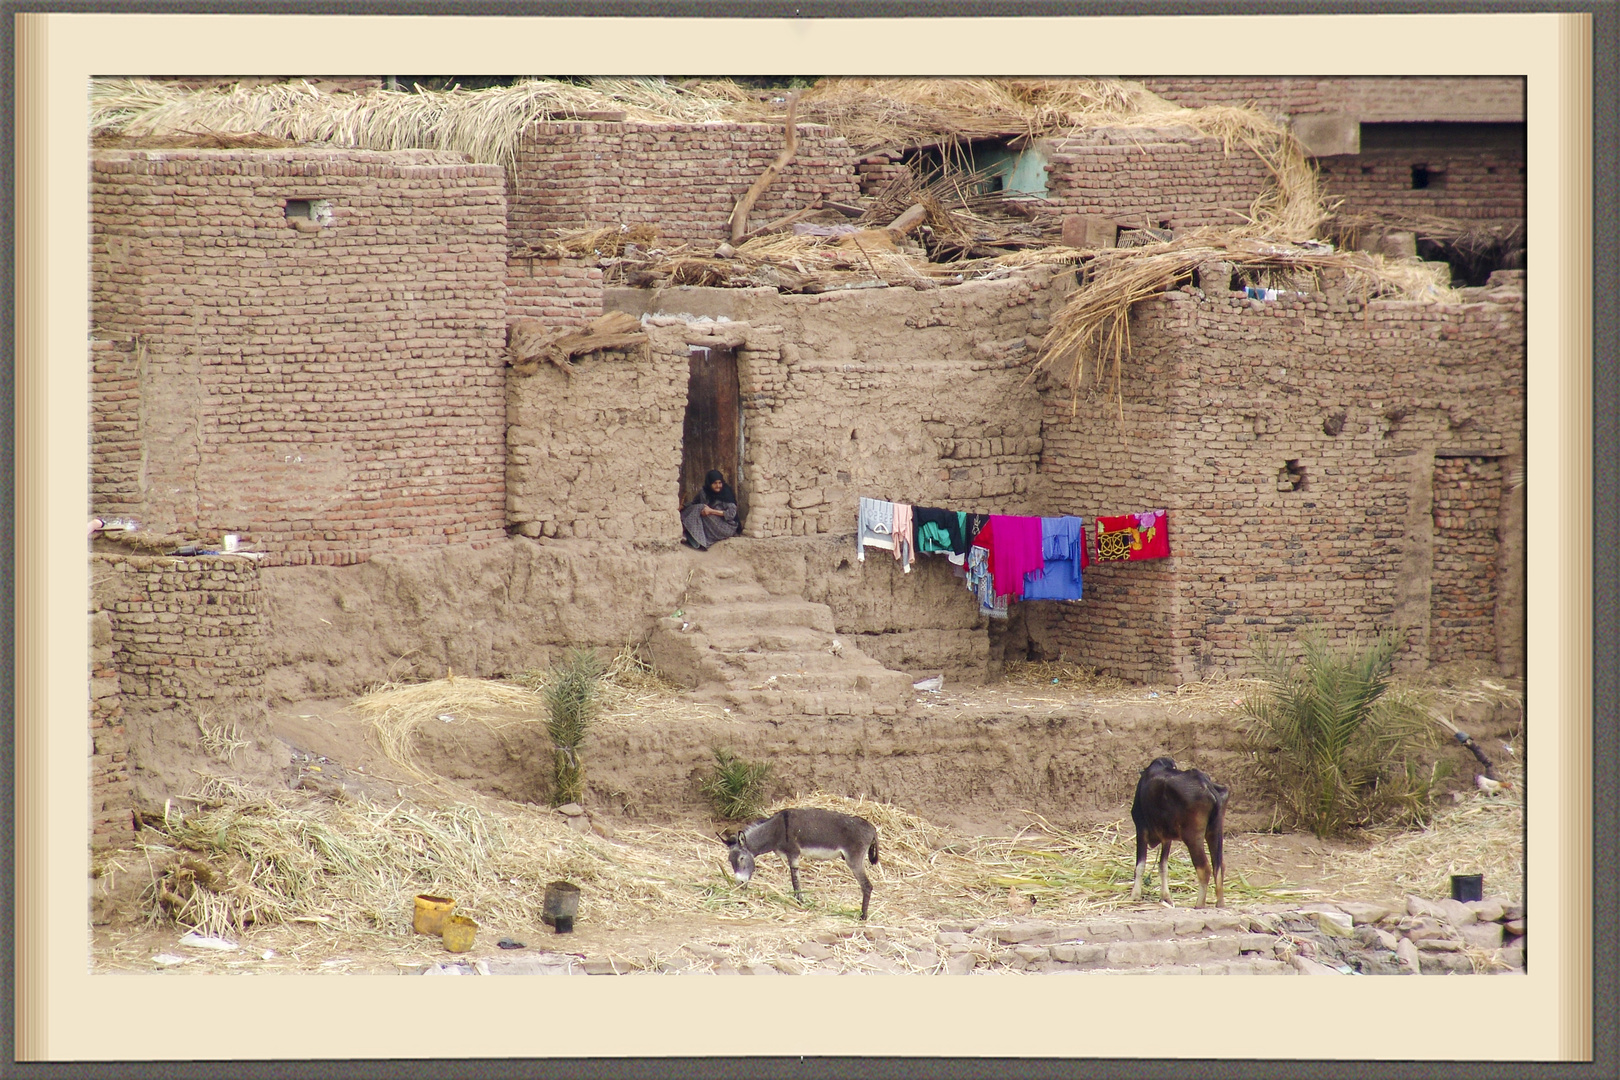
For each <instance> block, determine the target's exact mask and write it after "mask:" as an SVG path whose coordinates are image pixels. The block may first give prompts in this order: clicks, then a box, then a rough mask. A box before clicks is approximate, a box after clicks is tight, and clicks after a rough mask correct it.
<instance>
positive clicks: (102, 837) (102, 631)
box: [90, 604, 135, 848]
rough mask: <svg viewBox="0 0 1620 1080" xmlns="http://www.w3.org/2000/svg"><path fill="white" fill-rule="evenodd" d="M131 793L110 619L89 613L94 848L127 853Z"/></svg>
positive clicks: (131, 832)
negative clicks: (114, 849)
mask: <svg viewBox="0 0 1620 1080" xmlns="http://www.w3.org/2000/svg"><path fill="white" fill-rule="evenodd" d="M134 824H135V821H134V815H133V808H132V803H131V800H130V789H129V738H128V735H127V733H126V732H125V730H124V703H123V696H122V693H121V692H120V690H119V687H118V669H117V668H116V667H115V666H114V663H113V632H112V618H111V616H110V614H109V613H108V612H106V611H104V610H101V609H100V607H99V606H98V605H94V604H93V605H92V606H91V611H90V844H91V846H92V847H94V848H102V847H123V846H125V845H128V844H130V843H132V842H133V841H134V839H135V831H134Z"/></svg>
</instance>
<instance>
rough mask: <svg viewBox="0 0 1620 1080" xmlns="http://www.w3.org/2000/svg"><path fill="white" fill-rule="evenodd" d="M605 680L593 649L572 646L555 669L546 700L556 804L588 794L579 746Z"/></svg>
mask: <svg viewBox="0 0 1620 1080" xmlns="http://www.w3.org/2000/svg"><path fill="white" fill-rule="evenodd" d="M601 682H602V662H601V661H600V660H598V659H597V656H596V653H595V652H594V651H592V650H590V649H571V650H569V653H568V655H567V657H566V658H565V659H564V660H563V662H562V663H560V664H558V665H556V666H554V667H553V668H552V679H551V681H550V683H549V684H548V685H547V686H546V692H545V702H546V711H547V713H548V717H547V719H546V733H547V734H548V735H550V736H551V745H552V753H553V767H552V785H551V805H553V806H562V805H564V804H565V803H571V802H579V801H580V800H581V799H583V798H584V797H585V763H584V762H583V761H582V760H580V756H579V748H580V744H581V743H583V742H584V741H585V736H586V734H587V733H588V732H589V731H590V729H591V724H592V723H593V722H594V721H595V720H596V713H597V708H598V700H597V692H598V690H599V689H600V688H601Z"/></svg>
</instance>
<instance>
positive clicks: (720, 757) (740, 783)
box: [701, 749, 771, 821]
mask: <svg viewBox="0 0 1620 1080" xmlns="http://www.w3.org/2000/svg"><path fill="white" fill-rule="evenodd" d="M770 776H771V767H770V766H769V765H767V764H766V763H765V762H763V761H745V760H744V759H742V758H740V757H738V756H737V755H736V754H734V753H732V752H731V751H730V750H719V749H717V750H715V751H714V772H712V773H711V774H710V775H709V777H708V779H706V780H704V781H703V783H702V785H701V790H702V792H703V794H704V795H706V796H708V798H709V801H710V802H711V803H713V804H714V811H715V813H716V814H718V815H720V817H721V818H722V819H723V820H725V821H744V820H747V819H749V818H755V817H758V816H759V815H760V813H761V811H762V810H763V809H764V806H763V802H764V795H765V784H766V782H767V781H768V780H769V779H770Z"/></svg>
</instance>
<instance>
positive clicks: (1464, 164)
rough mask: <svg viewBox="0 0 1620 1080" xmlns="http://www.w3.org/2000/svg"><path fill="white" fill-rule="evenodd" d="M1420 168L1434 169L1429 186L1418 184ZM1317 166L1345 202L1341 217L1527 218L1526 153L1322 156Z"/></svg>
mask: <svg viewBox="0 0 1620 1080" xmlns="http://www.w3.org/2000/svg"><path fill="white" fill-rule="evenodd" d="M1415 166H1422V167H1424V168H1425V169H1427V170H1428V172H1429V186H1427V187H1423V188H1414V187H1413V186H1412V183H1413V180H1412V170H1413V168H1414V167H1415ZM1317 167H1318V170H1319V172H1320V175H1321V180H1322V189H1323V192H1324V193H1325V194H1326V195H1327V196H1328V197H1329V198H1337V199H1342V200H1343V203H1342V205H1341V206H1340V207H1339V212H1340V213H1345V214H1354V213H1364V214H1398V215H1405V216H1423V215H1434V216H1436V217H1448V218H1469V219H1476V218H1487V219H1489V218H1497V219H1501V218H1509V219H1512V218H1516V219H1519V220H1521V221H1522V220H1523V219H1524V216H1525V202H1524V191H1525V160H1524V158H1523V156H1521V155H1511V154H1456V153H1446V152H1435V151H1425V150H1414V151H1406V152H1403V153H1399V154H1395V153H1387V152H1379V153H1376V154H1345V155H1338V156H1333V157H1324V158H1318V159H1317Z"/></svg>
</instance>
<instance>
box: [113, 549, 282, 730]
mask: <svg viewBox="0 0 1620 1080" xmlns="http://www.w3.org/2000/svg"><path fill="white" fill-rule="evenodd" d="M91 579H92V586H91V587H92V594H93V596H94V597H95V601H96V604H97V605H98V607H99V608H100V610H101V611H102V612H104V613H105V614H106V616H107V618H108V621H109V623H110V632H111V649H112V654H113V655H112V667H113V668H115V669H116V671H117V675H118V681H119V692H120V695H121V697H122V700H123V704H125V705H127V706H129V707H131V708H142V707H150V706H152V705H154V704H163V705H166V704H174V703H185V704H186V705H188V706H190V707H191V708H192V709H193V710H195V711H197V712H215V713H217V714H219V715H220V716H221V717H222V718H224V717H228V716H230V715H233V714H236V713H240V712H242V711H243V710H248V711H251V710H252V709H253V708H255V707H256V706H257V704H258V701H259V699H260V697H261V695H262V690H263V684H264V671H263V668H262V665H261V659H260V655H259V654H260V641H261V639H262V637H263V632H264V626H263V619H262V618H261V614H260V611H259V564H258V561H257V560H254V559H248V558H242V557H239V556H229V555H218V556H200V557H197V558H169V557H165V556H152V555H128V556H123V555H101V554H94V555H92V556H91Z"/></svg>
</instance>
